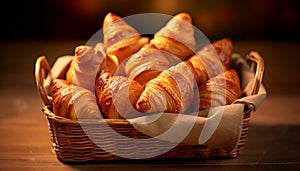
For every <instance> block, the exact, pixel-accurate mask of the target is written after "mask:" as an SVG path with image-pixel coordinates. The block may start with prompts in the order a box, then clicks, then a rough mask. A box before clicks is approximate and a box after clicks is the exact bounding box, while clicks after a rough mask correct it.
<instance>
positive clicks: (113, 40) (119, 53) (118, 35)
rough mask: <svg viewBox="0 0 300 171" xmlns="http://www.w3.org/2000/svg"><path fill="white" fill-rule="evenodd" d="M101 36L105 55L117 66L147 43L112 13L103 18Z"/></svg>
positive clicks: (144, 38)
mask: <svg viewBox="0 0 300 171" xmlns="http://www.w3.org/2000/svg"><path fill="white" fill-rule="evenodd" d="M103 35H104V45H105V48H106V51H107V55H108V56H110V57H111V58H112V59H113V60H114V61H115V63H117V64H120V63H122V61H123V60H125V59H126V58H127V57H129V56H130V55H132V54H133V53H135V52H137V51H138V50H139V49H140V48H141V47H142V46H143V45H144V44H147V43H148V41H149V39H148V38H146V37H141V35H140V34H139V33H138V32H137V31H136V30H135V29H134V28H133V27H131V26H129V25H128V24H127V23H126V22H125V21H124V20H123V19H122V18H121V17H119V16H117V15H115V14H113V13H108V14H107V15H106V16H105V18H104V21H103Z"/></svg>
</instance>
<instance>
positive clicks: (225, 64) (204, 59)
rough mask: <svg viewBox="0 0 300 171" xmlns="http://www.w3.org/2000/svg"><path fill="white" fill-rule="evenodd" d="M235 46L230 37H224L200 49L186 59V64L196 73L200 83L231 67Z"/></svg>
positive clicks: (197, 80)
mask: <svg viewBox="0 0 300 171" xmlns="http://www.w3.org/2000/svg"><path fill="white" fill-rule="evenodd" d="M232 51H233V46H232V42H231V40H230V39H227V38H224V39H221V40H218V41H215V42H213V44H212V45H207V46H205V47H203V48H202V49H200V50H199V51H198V52H197V53H196V54H195V55H193V56H192V57H190V58H189V59H188V60H186V65H187V66H189V69H190V71H191V72H192V73H193V74H194V76H195V79H196V82H197V84H198V85H200V84H201V83H203V82H204V81H206V80H208V79H209V78H212V77H214V76H216V75H218V74H220V73H222V72H224V71H226V70H228V69H230V67H231V63H230V61H231V56H232Z"/></svg>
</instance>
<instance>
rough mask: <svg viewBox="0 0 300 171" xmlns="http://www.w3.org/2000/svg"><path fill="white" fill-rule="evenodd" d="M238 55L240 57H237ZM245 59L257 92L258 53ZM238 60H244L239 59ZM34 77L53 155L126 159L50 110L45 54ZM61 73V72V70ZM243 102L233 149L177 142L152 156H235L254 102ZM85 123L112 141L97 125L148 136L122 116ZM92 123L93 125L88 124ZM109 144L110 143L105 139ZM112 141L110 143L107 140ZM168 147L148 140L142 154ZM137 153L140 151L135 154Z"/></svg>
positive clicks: (74, 159) (67, 159)
mask: <svg viewBox="0 0 300 171" xmlns="http://www.w3.org/2000/svg"><path fill="white" fill-rule="evenodd" d="M240 58H242V57H240ZM246 58H247V61H248V63H249V65H250V68H251V69H252V71H253V74H254V75H255V76H254V77H253V78H254V80H253V84H252V93H251V94H252V95H255V94H257V93H258V91H259V88H260V87H261V86H260V85H261V84H262V76H263V72H264V63H263V59H262V58H261V56H260V55H259V54H258V53H256V52H251V53H250V54H249V55H247V57H246ZM242 60H245V59H244V58H242ZM35 67H36V68H35V76H36V84H37V88H38V90H39V92H40V95H41V98H42V101H43V102H44V107H43V113H44V114H45V116H46V118H47V119H48V121H49V130H50V135H51V141H52V147H53V150H54V151H55V153H56V155H57V158H58V159H59V160H60V161H62V162H64V163H69V162H76V163H78V162H87V161H94V162H95V161H96V162H98V161H111V160H127V159H125V158H122V157H118V156H115V155H113V154H111V153H108V152H106V151H105V150H103V149H101V148H100V147H99V146H97V145H96V144H95V143H94V142H93V141H92V140H91V139H90V138H89V137H88V136H87V135H86V133H85V131H86V130H85V131H84V130H83V129H82V127H81V125H80V122H79V121H75V120H71V119H66V118H63V117H59V116H56V115H55V114H53V112H52V105H51V98H50V97H49V93H48V92H49V90H48V89H49V88H48V87H47V86H46V84H45V82H47V79H48V81H49V75H50V74H49V73H50V71H51V69H50V67H49V64H48V62H47V60H46V58H45V57H40V58H38V59H37V61H36V66H35ZM62 72H65V70H64V71H63V70H62ZM239 103H242V104H243V105H244V111H243V127H242V131H241V136H240V140H239V142H238V144H237V145H236V148H235V149H234V150H233V151H226V150H225V149H220V148H214V147H208V146H204V145H188V144H183V143H180V144H177V146H175V147H174V148H172V149H171V150H169V151H168V152H166V153H164V154H161V155H158V156H156V157H153V158H149V159H151V160H153V159H174V158H180V159H182V158H203V159H208V158H235V157H237V156H239V154H240V151H241V150H242V148H243V147H244V144H245V141H246V136H247V133H248V126H249V121H250V115H251V113H252V112H253V111H254V110H255V105H253V104H252V103H248V102H243V101H239ZM85 122H86V123H85V124H88V125H91V127H90V128H91V130H89V132H94V133H97V136H99V137H104V138H109V139H111V141H114V139H115V138H117V137H112V136H113V135H110V134H107V133H106V130H105V126H104V127H101V124H108V125H110V127H111V128H113V129H114V130H115V131H116V132H118V133H120V134H122V135H124V136H127V137H130V138H135V139H146V138H150V137H149V136H147V135H145V134H143V133H141V132H139V131H137V130H136V129H135V128H134V127H133V126H132V125H131V124H130V123H129V122H128V121H127V120H125V119H105V120H102V121H100V122H99V121H98V122H94V121H89V120H87V121H85ZM93 124H95V125H97V126H92V125H93ZM108 144H110V142H108ZM111 144H113V143H111ZM135 145H136V144H134V143H132V142H131V143H126V142H125V143H123V144H122V147H121V148H120V147H118V148H115V147H114V146H113V145H112V146H111V147H110V148H111V149H112V150H114V148H115V150H119V149H122V148H123V149H126V147H135ZM165 148H168V147H167V145H166V146H164V144H163V143H152V144H149V149H147V150H148V151H144V153H156V152H159V151H161V150H164V149H165ZM126 153H140V152H138V151H126ZM137 155H140V154H137Z"/></svg>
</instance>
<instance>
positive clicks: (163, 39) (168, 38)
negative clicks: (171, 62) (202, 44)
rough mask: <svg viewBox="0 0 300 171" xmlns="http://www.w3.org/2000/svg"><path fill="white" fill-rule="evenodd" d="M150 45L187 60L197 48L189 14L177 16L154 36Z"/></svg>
mask: <svg viewBox="0 0 300 171" xmlns="http://www.w3.org/2000/svg"><path fill="white" fill-rule="evenodd" d="M150 43H151V44H153V45H154V46H156V47H157V48H158V49H161V50H165V51H167V52H170V53H172V54H174V55H175V56H177V57H179V58H180V59H181V60H185V59H187V58H188V57H189V56H190V55H192V54H193V53H194V51H195V48H196V41H195V38H194V28H193V25H192V19H191V16H190V15H189V14H187V13H179V14H177V15H175V16H174V17H173V18H172V19H171V20H170V21H169V22H168V23H167V24H166V26H165V27H163V28H162V29H160V30H159V31H158V32H157V33H156V34H155V35H154V38H153V39H152V40H151V41H150Z"/></svg>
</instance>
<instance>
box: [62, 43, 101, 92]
mask: <svg viewBox="0 0 300 171" xmlns="http://www.w3.org/2000/svg"><path fill="white" fill-rule="evenodd" d="M97 46H98V47H97V49H96V48H93V47H90V46H78V47H76V49H75V56H74V59H73V60H72V62H71V64H70V67H69V69H68V71H67V74H66V80H67V81H68V82H70V83H72V84H74V85H78V86H82V87H84V88H87V89H89V90H91V91H94V88H95V78H96V74H97V71H98V67H99V64H100V61H101V60H102V58H103V57H104V56H105V52H104V46H103V44H98V45H97Z"/></svg>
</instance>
